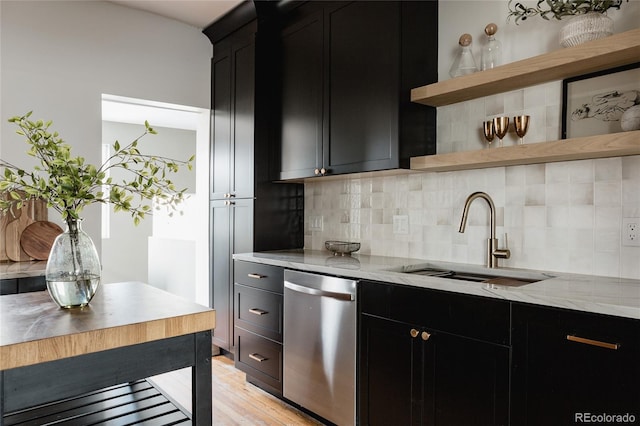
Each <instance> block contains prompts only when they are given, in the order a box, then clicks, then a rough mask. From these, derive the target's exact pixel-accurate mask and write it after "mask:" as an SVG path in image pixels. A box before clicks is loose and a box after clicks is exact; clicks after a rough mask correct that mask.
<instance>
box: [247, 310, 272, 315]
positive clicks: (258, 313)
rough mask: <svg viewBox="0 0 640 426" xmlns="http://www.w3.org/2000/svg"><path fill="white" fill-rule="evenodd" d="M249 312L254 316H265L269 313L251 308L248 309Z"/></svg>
mask: <svg viewBox="0 0 640 426" xmlns="http://www.w3.org/2000/svg"><path fill="white" fill-rule="evenodd" d="M249 312H251V313H252V314H256V315H265V314H268V313H269V312H267V311H263V310H262V309H258V308H251V309H249Z"/></svg>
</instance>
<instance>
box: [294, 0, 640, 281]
mask: <svg viewBox="0 0 640 426" xmlns="http://www.w3.org/2000/svg"><path fill="white" fill-rule="evenodd" d="M527 3H528V4H531V5H533V4H535V2H527ZM439 7H440V10H439V41H438V44H439V58H438V61H439V63H438V69H439V71H438V73H439V79H440V80H447V79H449V78H450V77H449V74H448V73H449V68H450V66H451V63H452V62H453V60H454V57H455V53H456V48H457V41H458V38H459V37H460V35H461V34H463V33H470V34H472V36H473V37H474V40H475V42H474V54H475V56H476V60H477V61H478V62H479V60H480V47H481V44H482V42H483V41H484V37H483V36H482V35H483V31H484V27H485V26H486V24H488V23H490V22H494V23H496V24H497V25H498V26H499V29H498V33H497V35H496V37H497V38H498V39H500V40H501V42H502V43H503V48H504V50H505V52H504V56H505V59H506V62H511V61H515V60H519V59H524V58H527V57H531V56H536V55H538V54H542V53H546V52H549V51H553V50H556V49H559V46H558V44H557V37H558V32H559V28H560V25H561V22H553V21H551V22H549V21H545V20H542V19H530V20H528V21H526V22H524V23H522V24H520V25H518V26H516V25H515V24H514V23H510V24H506V23H505V21H506V17H507V14H508V9H507V0H504V1H473V0H470V1H457V0H444V1H441V2H440V6H439ZM609 16H610V17H612V18H613V19H614V22H615V27H616V31H618V32H621V31H626V30H629V29H633V28H637V27H638V26H639V24H638V23H639V22H640V1H639V0H631V1H630V2H628V3H626V2H625V3H623V5H622V10H621V11H616V10H613V11H611V12H610V13H609ZM561 94H562V84H561V82H559V81H558V82H551V83H547V84H544V85H539V86H535V87H529V88H526V89H522V90H516V91H513V92H508V93H501V94H496V95H492V96H487V97H483V98H480V99H476V100H472V101H468V102H461V103H458V104H454V105H450V106H446V107H442V108H438V127H437V142H438V146H437V150H438V153H446V152H457V151H468V150H478V149H483V147H484V145H483V136H482V131H481V123H482V121H483V120H485V119H487V118H489V117H492V116H495V115H502V114H505V115H516V114H518V113H525V114H529V115H531V117H532V126H531V128H530V130H529V133H528V134H527V135H526V136H525V142H527V143H535V142H541V141H546V140H557V139H559V138H560V123H561V121H560V120H561ZM516 140H517V139H516V137H515V135H514V134H508V135H507V137H506V138H505V144H507V145H508V144H513V143H515V141H516ZM474 191H486V192H487V193H489V195H491V196H492V198H493V200H494V202H495V204H496V207H497V225H498V230H497V236H498V237H499V240H500V244H501V245H503V244H504V238H503V235H504V233H505V232H506V233H508V235H509V248H510V249H511V253H512V256H511V259H509V260H507V261H501V264H502V265H504V266H508V267H516V268H525V269H542V270H549V271H558V272H572V273H584V274H592V275H606V276H619V277H625V278H636V279H640V262H639V259H640V247H626V246H623V245H622V241H621V224H622V218H623V217H640V156H631V157H615V158H608V159H598V160H583V161H572V162H560V163H552V164H539V165H528V166H514V167H496V168H491V169H484V170H471V171H462V172H446V173H416V174H411V175H409V176H407V175H404V176H393V177H378V178H367V177H365V178H349V177H348V176H345V178H344V179H341V180H329V181H327V180H321V179H320V180H310V181H309V182H307V183H306V184H305V248H311V249H318V250H319V249H322V248H323V247H324V241H326V240H350V241H359V242H361V243H362V248H361V250H360V253H363V254H374V255H387V256H399V257H412V258H419V259H429V260H439V261H450V262H460V263H473V264H484V263H485V256H486V243H485V241H486V238H488V233H489V231H488V218H487V215H488V209H487V207H486V203H484V202H482V201H477V202H475V203H474V204H473V206H472V208H471V211H470V214H469V223H468V225H469V226H467V230H466V232H465V233H464V234H460V233H458V225H459V223H460V217H461V214H462V208H463V205H464V200H465V198H466V196H467V195H469V194H470V193H472V192H474ZM394 215H400V216H405V215H406V216H407V217H408V219H409V233H407V234H394V233H393V216H394ZM310 216H322V217H323V218H324V229H323V231H311V230H309V217H310Z"/></svg>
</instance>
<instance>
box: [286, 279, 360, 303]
mask: <svg viewBox="0 0 640 426" xmlns="http://www.w3.org/2000/svg"><path fill="white" fill-rule="evenodd" d="M284 286H285V287H286V288H288V289H289V290H293V291H297V292H298V293H305V294H310V295H312V296H321V297H331V298H333V299H338V300H347V301H353V300H356V297H355V295H354V294H351V293H338V292H335V291H327V290H319V289H317V288H311V287H307V286H304V285H299V284H294V283H291V282H289V281H285V282H284Z"/></svg>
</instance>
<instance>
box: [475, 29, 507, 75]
mask: <svg viewBox="0 0 640 426" xmlns="http://www.w3.org/2000/svg"><path fill="white" fill-rule="evenodd" d="M497 31H498V26H497V25H496V24H489V25H487V26H486V27H485V28H484V33H485V34H486V35H487V37H488V41H487V44H485V45H484V46H482V56H481V58H480V61H481V63H480V68H481V69H482V70H483V71H484V70H490V69H492V68H495V67H497V66H498V65H502V43H500V41H499V40H496V37H495V34H496V32H497Z"/></svg>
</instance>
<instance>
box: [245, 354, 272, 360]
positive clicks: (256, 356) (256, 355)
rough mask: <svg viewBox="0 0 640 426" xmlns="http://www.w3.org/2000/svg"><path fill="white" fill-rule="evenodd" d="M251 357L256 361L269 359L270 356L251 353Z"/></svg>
mask: <svg viewBox="0 0 640 426" xmlns="http://www.w3.org/2000/svg"><path fill="white" fill-rule="evenodd" d="M249 358H251V359H252V360H254V361H258V362H262V361H266V360H267V359H268V358H265V357H263V356H262V355H260V354H249Z"/></svg>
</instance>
